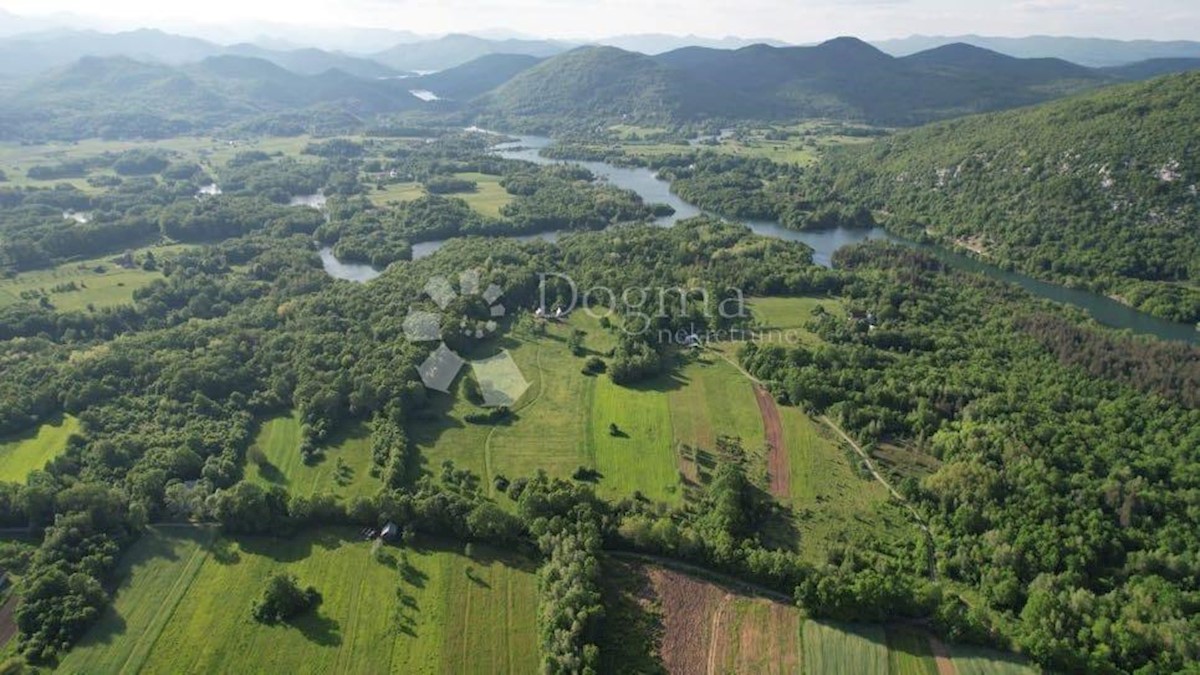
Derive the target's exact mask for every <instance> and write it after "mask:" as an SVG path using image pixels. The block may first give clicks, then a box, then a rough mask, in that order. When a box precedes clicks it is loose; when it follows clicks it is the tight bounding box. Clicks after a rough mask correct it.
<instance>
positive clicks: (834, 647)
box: [801, 621, 888, 675]
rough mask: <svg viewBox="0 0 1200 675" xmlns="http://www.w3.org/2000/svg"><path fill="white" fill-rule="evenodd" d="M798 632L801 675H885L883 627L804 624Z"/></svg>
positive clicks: (886, 655)
mask: <svg viewBox="0 0 1200 675" xmlns="http://www.w3.org/2000/svg"><path fill="white" fill-rule="evenodd" d="M801 632H802V635H803V638H804V672H805V673H808V675H827V674H828V673H855V674H856V675H887V673H888V649H887V641H886V638H885V636H884V629H883V626H879V625H874V624H853V625H851V624H832V623H825V622H819V621H805V622H804V628H803V629H802V631H801Z"/></svg>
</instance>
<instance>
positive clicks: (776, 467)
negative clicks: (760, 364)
mask: <svg viewBox="0 0 1200 675" xmlns="http://www.w3.org/2000/svg"><path fill="white" fill-rule="evenodd" d="M754 398H755V400H757V401H758V411H759V412H760V413H762V421H763V435H764V437H765V438H766V440H767V474H768V476H769V478H770V488H771V494H773V495H775V496H776V497H778V498H779V499H780V500H781V501H783V500H787V499H788V497H790V496H791V493H792V489H791V475H792V474H791V467H790V465H789V458H788V452H787V446H786V445H784V441H783V422H782V421H781V420H780V419H779V408H777V407H776V406H775V399H773V398H771V393H770V392H769V391H767V389H766V387H764V386H762V385H761V384H755V385H754Z"/></svg>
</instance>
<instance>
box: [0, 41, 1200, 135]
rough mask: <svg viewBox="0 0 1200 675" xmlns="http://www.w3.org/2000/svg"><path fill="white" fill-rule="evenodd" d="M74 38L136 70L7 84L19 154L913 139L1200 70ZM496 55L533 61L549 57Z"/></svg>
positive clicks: (950, 59)
mask: <svg viewBox="0 0 1200 675" xmlns="http://www.w3.org/2000/svg"><path fill="white" fill-rule="evenodd" d="M72 35H73V36H74V38H75V40H74V42H73V43H70V44H74V49H76V50H77V51H78V50H82V51H91V52H101V53H103V52H105V50H109V51H111V50H113V49H115V48H116V47H120V48H121V49H123V50H129V51H132V52H133V53H134V54H136V55H137V56H138V57H140V58H134V57H131V56H125V55H123V54H122V55H116V56H86V57H84V58H82V59H78V60H76V61H74V62H73V63H71V64H68V65H60V66H59V67H58V68H57V69H55V70H53V71H51V72H48V73H42V74H40V75H38V76H36V77H33V78H31V79H29V80H26V81H12V82H10V83H9V84H7V85H6V86H5V87H4V89H3V90H4V96H0V133H4V134H5V135H6V136H9V137H17V138H21V137H55V138H82V137H87V136H95V135H107V136H127V135H147V136H159V135H169V134H173V133H180V132H181V131H192V132H195V131H200V130H211V129H215V128H219V127H221V126H228V125H231V124H235V123H244V122H246V121H247V120H251V119H261V118H263V117H264V116H279V115H287V116H288V120H287V122H286V124H285V125H284V127H282V128H283V129H289V130H293V131H294V130H295V129H296V128H298V127H297V125H301V127H302V128H306V129H307V128H308V127H303V125H304V124H306V123H307V122H305V121H304V120H305V119H308V120H312V119H316V118H318V117H321V118H322V119H325V120H328V119H330V118H331V115H332V117H333V118H337V119H341V120H342V122H339V124H343V123H344V125H350V126H351V127H353V126H354V125H360V124H362V123H363V122H364V121H365V120H366V117H368V116H371V115H374V114H377V113H395V112H404V111H414V110H420V111H438V112H447V111H453V112H457V113H459V118H458V119H460V120H462V121H465V120H467V119H469V118H474V119H476V120H477V121H480V122H482V123H485V124H490V125H494V126H502V127H506V128H512V129H519V128H527V129H528V128H537V129H541V130H552V129H561V128H564V127H571V126H578V125H590V124H596V123H605V122H613V121H621V120H625V121H632V122H643V123H676V122H687V121H701V120H711V119H716V120H729V121H735V120H746V119H755V120H788V119H798V118H833V119H843V120H849V121H862V122H869V123H874V124H880V125H887V126H912V125H917V124H922V123H925V122H928V121H932V120H939V119H946V118H950V117H957V116H961V115H967V114H971V113H978V112H987V111H994V110H1002V109H1006V108H1014V107H1019V106H1025V105H1030V104H1034V103H1038V102H1041V101H1046V100H1049V99H1053V98H1057V97H1061V96H1065V95H1067V94H1071V93H1074V92H1079V91H1084V90H1088V89H1092V88H1096V87H1100V86H1103V85H1107V84H1112V83H1116V82H1121V81H1126V80H1137V79H1145V78H1149V77H1153V76H1157V75H1160V74H1164V73H1169V72H1176V71H1182V70H1192V69H1198V68H1200V60H1192V59H1160V60H1153V61H1147V62H1142V63H1138V64H1130V65H1125V66H1120V67H1115V68H1105V69H1096V68H1087V67H1084V66H1080V65H1077V64H1074V63H1070V62H1067V61H1064V60H1062V59H1052V58H1039V59H1018V58H1014V57H1011V56H1006V55H1003V54H1000V53H997V52H993V51H989V50H986V49H982V48H979V47H974V46H971V45H966V44H952V45H945V46H942V47H937V48H935V49H931V50H927V51H924V52H919V53H917V54H913V55H910V56H906V57H901V58H897V57H893V56H889V55H887V54H885V53H884V52H882V51H880V50H879V49H877V48H875V47H873V46H871V45H869V44H867V43H865V42H863V41H861V40H858V39H855V38H837V39H834V40H830V41H828V42H825V43H822V44H820V45H817V46H812V47H771V46H767V45H751V46H748V47H743V48H741V49H736V50H728V49H713V48H706V47H685V48H683V49H676V50H673V51H669V52H666V53H663V54H657V55H647V54H642V53H638V52H631V51H625V50H622V49H618V48H616V47H608V46H600V47H597V46H590V47H578V48H575V49H572V50H569V51H566V52H563V53H557V54H554V55H551V56H539V55H530V54H506V53H486V54H483V55H482V56H479V57H478V58H475V59H473V60H471V61H469V62H467V63H463V64H460V65H457V66H454V67H451V68H447V69H445V70H440V71H438V72H436V73H432V74H428V75H424V76H412V75H411V74H405V73H403V72H402V71H400V70H398V69H397V67H398V66H399V65H401V64H402V63H403V64H407V65H410V66H415V65H419V64H420V63H421V62H420V61H417V60H408V61H399V60H396V61H393V64H394V65H393V66H388V65H386V64H380V63H378V62H377V61H374V60H369V59H363V58H360V57H354V56H349V55H346V54H341V53H335V52H324V51H321V50H317V49H301V50H290V51H276V50H268V49H264V48H262V47H256V46H253V45H235V46H232V47H221V46H217V45H213V44H212V43H209V42H206V41H203V40H198V39H195V38H179V37H178V36H170V35H167V34H164V33H160V32H157V31H135V32H133V33H128V34H118V35H104V34H91V33H73V34H72ZM502 42H503V43H504V44H508V45H512V46H513V48H526V49H529V50H543V49H544V50H546V51H550V50H551V48H552V47H554V45H551V44H550V43H537V42H535V41H527V40H509V41H502ZM430 44H436V45H437V46H438V47H439V48H444V47H452V49H449V50H448V51H445V52H443V54H445V53H461V52H459V51H456V50H458V49H459V48H461V47H463V46H464V45H466V46H471V47H472V48H488V47H490V46H493V45H494V43H489V42H488V41H485V40H482V39H479V38H470V37H468V36H450V37H449V38H444V39H442V40H439V41H435V42H434V43H421V45H415V46H416V47H418V51H416V52H409V54H410V56H411V55H412V54H419V55H421V58H430V59H432V58H434V55H435V54H436V53H437V50H435V49H432V48H429V49H426V47H428V46H429V45H430ZM14 45H15V46H14ZM46 45H53V47H46ZM0 47H4V48H6V49H8V50H9V51H8V52H3V51H2V50H0V53H3V54H5V56H4V57H0V64H5V63H7V64H9V65H10V66H11V64H12V63H13V62H14V60H15V61H16V62H27V61H28V59H29V53H30V52H29V51H28V50H30V49H40V50H41V51H40V52H38V53H39V54H45V55H46V59H47V60H50V61H51V62H54V61H61V60H63V59H66V58H68V57H69V54H68V52H69V49H68V42H64V38H63V36H61V35H59V36H57V37H53V36H49V35H47V36H43V37H42V38H41V40H40V41H39V40H37V39H28V40H21V41H0ZM14 49H17V50H21V49H24V50H26V51H20V52H19V53H14V52H13V51H12V50H14ZM58 50H60V51H58ZM214 50H216V51H217V53H216V54H210V52H212V51H214ZM420 50H424V51H420ZM148 56H152V57H153V59H152V60H151V59H148V58H147V57H148ZM426 63H428V62H426ZM415 90H428V91H431V92H432V93H433V94H435V95H436V97H437V98H438V99H439V100H436V101H422V100H420V99H418V98H417V97H416V96H414V95H413V94H412V93H411V92H412V91H415ZM318 108H319V109H320V112H319V113H317V112H315V109H318ZM47 111H53V114H47ZM322 116H323V117H322ZM262 128H264V129H268V130H274V131H279V130H280V129H281V127H271V126H268V127H262ZM339 128H342V127H339Z"/></svg>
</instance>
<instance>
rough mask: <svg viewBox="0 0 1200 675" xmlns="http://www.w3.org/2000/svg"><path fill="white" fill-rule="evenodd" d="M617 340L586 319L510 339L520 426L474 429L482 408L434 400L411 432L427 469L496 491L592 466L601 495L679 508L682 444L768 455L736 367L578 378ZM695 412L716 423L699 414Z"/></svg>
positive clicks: (705, 361) (712, 360)
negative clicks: (734, 443) (571, 340)
mask: <svg viewBox="0 0 1200 675" xmlns="http://www.w3.org/2000/svg"><path fill="white" fill-rule="evenodd" d="M574 329H579V330H583V331H584V332H585V333H586V337H585V338H584V349H585V352H586V354H585V356H575V355H573V354H572V353H571V352H570V350H569V349H568V347H567V344H566V342H567V338H568V337H569V335H570V333H571V331H572V330H574ZM613 341H614V337H613V335H612V334H611V333H609V332H608V331H606V330H605V329H603V328H601V327H600V325H599V323H598V322H597V321H596V320H595V319H593V318H591V317H588V316H586V315H585V314H582V313H577V314H576V315H575V316H573V317H572V318H571V321H570V322H569V323H566V324H559V323H553V322H551V323H547V324H546V332H545V334H544V335H538V334H535V333H534V332H529V331H526V330H523V329H517V330H514V331H512V332H510V334H509V335H507V336H506V337H505V338H503V339H501V340H499V341H498V344H496V345H494V347H502V348H504V349H507V350H508V351H509V353H510V354H511V355H512V357H513V359H514V360H515V361H516V362H517V364H518V366H519V367H520V369H521V372H522V373H523V374H524V376H525V378H526V379H527V380H528V381H529V382H530V386H529V389H528V390H527V391H526V392H525V394H524V395H523V396H522V397H521V398H520V399H519V400H518V401H517V403H516V405H515V406H513V410H514V412H515V415H514V419H513V420H511V421H510V422H508V423H505V424H501V425H497V426H480V425H472V424H469V423H467V422H466V421H465V419H464V418H465V416H466V415H467V414H469V413H471V412H473V411H477V410H478V408H476V407H475V406H473V405H471V404H470V403H468V402H466V401H465V400H464V399H463V398H462V397H461V396H447V395H442V394H438V395H435V397H434V401H435V414H434V415H431V416H430V418H431V419H430V420H429V421H422V422H418V423H416V424H415V425H413V430H412V435H413V440H414V441H415V442H416V444H417V447H418V448H419V449H420V450H421V453H422V456H423V459H424V463H425V468H426V470H428V471H436V469H437V467H438V466H439V465H440V464H441V462H442V461H443V460H446V459H449V460H452V461H454V463H455V464H456V465H458V466H461V467H464V468H468V469H471V470H472V471H475V472H477V473H479V474H480V475H482V476H483V477H484V479H485V482H486V483H487V484H488V485H489V486H490V484H491V479H492V478H493V477H494V476H496V475H504V476H506V477H507V478H509V479H512V478H516V477H519V476H529V475H532V474H533V473H535V472H536V471H537V470H538V469H545V470H546V471H547V472H548V473H550V474H551V475H558V476H563V477H566V476H570V475H571V474H572V473H573V472H574V471H575V470H576V469H577V468H579V467H585V468H588V469H592V470H595V471H597V472H599V476H598V482H597V491H598V492H599V493H600V494H602V495H605V496H608V497H612V498H614V499H619V498H623V497H626V496H629V495H631V494H633V493H634V492H635V491H639V492H641V493H642V494H644V495H645V496H646V497H649V498H651V499H656V500H661V501H666V502H676V501H679V500H680V499H682V496H683V493H682V487H683V485H682V482H681V480H680V476H681V471H683V470H684V469H685V468H686V467H685V465H684V462H683V458H682V457H681V453H680V446H681V444H687V445H691V446H697V445H699V446H704V447H707V448H711V447H713V444H714V442H715V439H716V437H717V436H720V435H726V436H740V437H742V439H743V443H744V444H745V445H746V447H747V448H750V447H761V446H762V443H763V440H762V439H763V430H762V422H761V417H760V416H759V413H758V408H757V404H756V403H755V400H754V393H753V390H752V389H751V386H750V383H749V382H748V381H747V380H745V379H744V378H742V377H741V375H740V374H739V373H738V372H737V371H736V369H734V368H733V367H732V366H730V365H728V364H727V363H725V362H724V361H722V360H721V359H719V358H717V357H715V356H703V357H702V358H701V360H698V361H693V362H690V363H687V364H685V365H684V366H683V367H682V368H680V369H679V370H678V371H677V372H675V373H672V374H668V375H664V376H661V377H658V378H654V379H651V380H649V381H646V382H643V383H640V384H638V385H636V386H633V387H621V386H617V385H615V384H613V383H612V381H611V380H610V379H609V378H608V376H607V375H598V376H587V375H584V374H583V373H582V372H580V371H581V368H582V367H583V363H584V360H585V357H586V355H587V354H596V353H604V352H605V351H607V350H608V349H609V348H611V346H612V344H613ZM488 355H490V354H481V355H480V358H483V357H485V356H488ZM694 406H700V409H702V410H704V411H707V412H708V413H711V414H710V415H698V414H696V412H695V410H696V409H695V407H694ZM443 413H444V414H443ZM581 413H582V414H581ZM613 424H615V425H616V427H617V434H615V435H614V434H613V433H611V431H610V425H613Z"/></svg>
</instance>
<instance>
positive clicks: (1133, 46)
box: [872, 35, 1200, 68]
mask: <svg viewBox="0 0 1200 675" xmlns="http://www.w3.org/2000/svg"><path fill="white" fill-rule="evenodd" d="M954 43H963V44H969V45H974V46H976V47H983V48H984V49H990V50H992V51H995V52H1000V53H1001V54H1008V55H1009V56H1016V57H1018V58H1058V59H1063V60H1066V61H1071V62H1072V63H1078V64H1080V65H1084V66H1091V67H1094V68H1101V67H1106V66H1120V65H1125V64H1129V63H1134V62H1136V61H1147V60H1150V59H1171V58H1200V42H1191V41H1187V40H1178V41H1174V42H1157V41H1154V40H1106V39H1102V38H1079V37H1051V36H1044V35H1035V36H1030V37H1020V38H1011V37H985V36H982V35H956V36H952V37H945V36H927V35H914V36H912V37H907V38H902V39H898V40H876V41H874V42H872V44H874V45H875V46H876V47H878V48H880V49H882V50H883V51H885V52H887V53H888V54H892V55H893V56H907V55H909V54H915V53H917V52H922V51H926V50H929V49H933V48H935V47H941V46H944V45H948V44H954Z"/></svg>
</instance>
